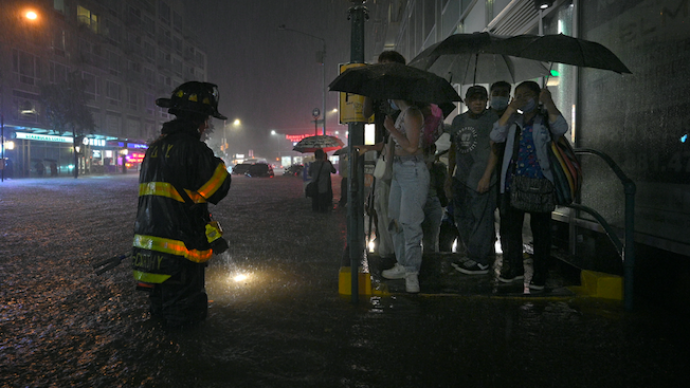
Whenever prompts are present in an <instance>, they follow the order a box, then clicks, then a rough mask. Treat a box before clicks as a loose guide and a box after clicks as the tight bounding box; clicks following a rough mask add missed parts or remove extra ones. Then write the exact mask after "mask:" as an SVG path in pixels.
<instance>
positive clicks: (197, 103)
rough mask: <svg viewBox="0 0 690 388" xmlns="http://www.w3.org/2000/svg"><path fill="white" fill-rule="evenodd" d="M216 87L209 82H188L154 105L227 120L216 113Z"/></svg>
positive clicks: (173, 110) (170, 110)
mask: <svg viewBox="0 0 690 388" xmlns="http://www.w3.org/2000/svg"><path fill="white" fill-rule="evenodd" d="M218 98H219V95H218V86H217V85H216V84H212V83H210V82H198V81H190V82H185V83H183V84H182V85H180V86H178V87H177V88H175V90H174V91H173V93H172V96H171V97H170V98H159V99H157V100H156V105H158V106H160V107H162V108H170V109H169V110H168V112H170V113H172V114H175V112H176V111H186V112H194V113H201V114H203V115H208V116H213V117H215V118H217V119H221V120H227V117H225V116H223V115H222V114H220V112H218Z"/></svg>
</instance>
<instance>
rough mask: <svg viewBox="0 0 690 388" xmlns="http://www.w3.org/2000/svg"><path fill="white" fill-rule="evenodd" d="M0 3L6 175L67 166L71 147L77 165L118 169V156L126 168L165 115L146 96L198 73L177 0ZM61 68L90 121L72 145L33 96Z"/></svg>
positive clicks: (199, 57)
mask: <svg viewBox="0 0 690 388" xmlns="http://www.w3.org/2000/svg"><path fill="white" fill-rule="evenodd" d="M0 8H1V9H2V12H0V113H2V115H3V118H4V137H3V143H4V144H5V147H4V149H3V150H2V151H3V153H4V156H5V159H6V164H7V167H6V169H5V170H4V174H5V176H6V177H9V176H10V174H11V176H12V177H14V178H19V177H34V176H38V175H39V174H40V173H41V172H40V165H43V166H49V165H51V164H55V165H56V167H57V173H58V174H59V175H65V174H70V173H71V171H73V170H72V169H73V168H74V164H75V163H74V160H75V158H74V154H73V152H74V151H75V148H77V154H78V168H79V171H80V173H107V172H120V171H125V170H124V169H123V167H122V164H123V159H124V163H125V164H126V167H125V168H136V167H137V166H138V163H140V162H141V159H142V158H143V152H144V150H145V148H146V144H147V142H149V141H151V140H153V139H155V138H156V136H157V135H158V132H159V129H160V126H161V124H162V123H163V122H165V121H168V120H169V115H168V113H167V111H166V110H165V109H162V108H158V107H157V106H156V105H155V103H154V101H155V99H156V98H158V97H161V96H165V95H169V94H170V93H171V91H172V89H173V88H174V87H175V86H177V85H179V84H180V83H182V82H185V81H190V80H199V81H205V80H206V74H207V58H206V53H205V52H204V50H203V49H202V48H201V46H200V43H199V41H198V40H197V39H196V38H195V37H194V36H193V35H192V34H191V33H190V32H189V30H188V29H187V28H186V27H185V18H184V14H185V12H184V6H183V3H182V0H121V1H113V0H33V1H30V0H3V3H2V6H1V7H0ZM70 73H75V74H78V76H79V77H80V78H81V80H83V81H84V85H85V93H86V95H87V97H88V98H87V106H88V109H89V111H90V112H91V114H92V116H93V119H94V123H95V128H94V129H93V131H92V133H84V134H83V135H84V137H83V139H82V138H81V137H79V138H78V143H79V144H76V147H75V144H73V133H72V132H71V130H69V129H66V130H56V129H55V128H51V123H50V122H49V120H48V118H47V117H46V115H45V114H44V107H43V106H42V103H41V87H42V86H44V85H47V84H56V85H60V84H62V83H63V82H65V80H66V78H67V75H68V74H70ZM39 163H40V164H39ZM37 166H39V170H37V169H36V167H37ZM48 173H49V172H48V169H47V168H46V175H47V174H48Z"/></svg>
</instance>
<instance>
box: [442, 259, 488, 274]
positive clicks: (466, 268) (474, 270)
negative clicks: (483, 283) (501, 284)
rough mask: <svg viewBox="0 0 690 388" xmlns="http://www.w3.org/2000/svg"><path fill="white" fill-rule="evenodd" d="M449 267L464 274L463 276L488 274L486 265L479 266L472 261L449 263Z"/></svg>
mask: <svg viewBox="0 0 690 388" xmlns="http://www.w3.org/2000/svg"><path fill="white" fill-rule="evenodd" d="M451 265H452V266H453V268H455V269H456V270H458V271H459V272H462V273H464V274H465V275H485V274H487V273H489V265H488V264H480V263H477V262H476V261H474V260H472V259H470V260H465V261H461V262H457V263H451Z"/></svg>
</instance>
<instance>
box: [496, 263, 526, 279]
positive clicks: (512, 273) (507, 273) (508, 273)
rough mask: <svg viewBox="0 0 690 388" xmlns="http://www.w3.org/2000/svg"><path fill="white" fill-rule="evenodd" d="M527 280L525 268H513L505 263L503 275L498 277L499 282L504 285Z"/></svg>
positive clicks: (502, 269)
mask: <svg viewBox="0 0 690 388" xmlns="http://www.w3.org/2000/svg"><path fill="white" fill-rule="evenodd" d="M524 278H525V267H523V266H520V267H519V268H518V267H517V266H511V265H509V264H507V263H505V262H504V263H503V268H501V274H500V275H499V276H498V280H499V281H500V282H503V283H511V282H513V281H515V280H521V279H524Z"/></svg>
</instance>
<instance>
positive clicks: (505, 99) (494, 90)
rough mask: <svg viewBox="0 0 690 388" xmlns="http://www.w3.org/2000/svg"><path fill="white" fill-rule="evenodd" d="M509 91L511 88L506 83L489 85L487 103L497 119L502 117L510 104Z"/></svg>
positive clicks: (497, 82) (499, 82)
mask: <svg viewBox="0 0 690 388" xmlns="http://www.w3.org/2000/svg"><path fill="white" fill-rule="evenodd" d="M510 89H511V86H510V84H509V83H508V82H506V81H496V82H494V83H493V84H491V87H490V88H489V90H490V96H489V97H490V99H489V103H490V105H491V110H492V111H494V113H496V115H497V116H498V117H501V116H503V113H505V111H506V109H507V108H508V103H509V102H510Z"/></svg>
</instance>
